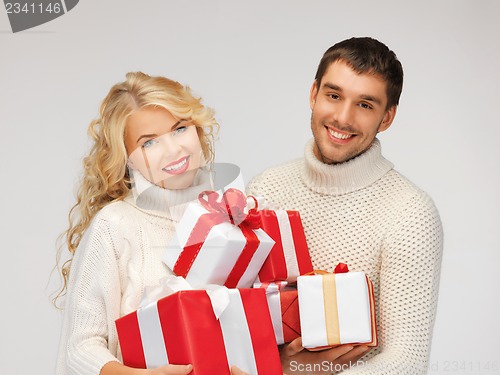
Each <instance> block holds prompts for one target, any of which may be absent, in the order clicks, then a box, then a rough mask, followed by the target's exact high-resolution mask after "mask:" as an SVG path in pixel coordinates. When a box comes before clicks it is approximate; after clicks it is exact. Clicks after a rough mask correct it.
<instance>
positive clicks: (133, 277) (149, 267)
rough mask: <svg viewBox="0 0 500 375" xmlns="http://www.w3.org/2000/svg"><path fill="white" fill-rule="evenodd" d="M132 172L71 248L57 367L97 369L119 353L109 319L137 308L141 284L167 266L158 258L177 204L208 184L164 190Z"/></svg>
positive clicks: (150, 282)
mask: <svg viewBox="0 0 500 375" xmlns="http://www.w3.org/2000/svg"><path fill="white" fill-rule="evenodd" d="M202 177H203V176H202ZM134 178H135V181H136V184H135V186H134V189H133V190H132V191H131V193H130V194H129V196H128V197H127V198H125V199H124V200H123V201H116V202H113V203H110V204H109V205H107V206H105V207H104V208H103V209H101V210H100V211H99V212H98V213H97V214H96V216H95V217H94V219H93V220H92V223H91V225H90V227H89V228H88V229H87V231H86V232H85V235H84V237H83V239H82V241H81V243H80V245H79V246H78V249H77V251H76V253H75V256H74V259H73V262H72V265H71V272H70V278H69V283H68V290H67V295H66V301H65V310H64V317H63V326H62V333H61V341H60V346H59V356H58V361H57V365H56V374H58V375H63V374H64V375H69V374H75V375H76V374H78V375H87V374H88V375H98V374H99V373H100V371H101V369H102V367H103V366H104V365H105V364H106V363H108V362H110V361H117V360H118V361H121V354H120V352H119V346H118V337H117V333H116V329H115V320H116V319H118V318H119V317H121V316H123V315H125V314H128V313H130V312H132V311H134V310H136V309H137V308H138V306H139V303H140V302H141V299H142V296H143V293H144V289H145V287H147V286H154V285H158V282H159V280H160V279H161V278H163V277H165V276H167V275H169V274H171V271H170V270H169V269H168V267H167V266H166V265H165V264H164V263H163V262H162V260H161V259H162V257H163V255H164V252H165V249H166V245H167V243H168V241H169V240H170V238H171V236H172V235H173V233H174V231H175V225H176V223H177V222H178V220H179V219H180V216H181V215H182V211H183V210H182V207H183V206H184V205H185V204H186V203H187V202H189V201H190V200H193V199H195V198H196V197H197V196H198V193H199V192H200V191H202V190H205V189H208V188H210V184H208V183H207V182H206V181H204V179H202V180H199V181H198V182H197V183H196V185H197V186H196V187H193V188H189V189H185V190H182V191H169V190H165V189H162V188H160V187H157V186H155V185H151V184H150V183H149V182H148V181H147V180H145V179H144V178H143V177H142V176H141V175H137V174H136V175H134Z"/></svg>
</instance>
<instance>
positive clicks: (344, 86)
mask: <svg viewBox="0 0 500 375" xmlns="http://www.w3.org/2000/svg"><path fill="white" fill-rule="evenodd" d="M310 106H311V110H312V114H311V129H312V132H313V136H314V140H315V145H314V155H315V156H316V157H317V158H318V160H320V161H322V162H324V163H326V164H334V163H342V162H345V161H348V160H350V159H352V158H354V157H356V156H358V155H360V154H361V153H363V152H364V151H365V150H367V149H368V148H369V147H370V146H371V144H372V142H373V140H374V139H375V136H376V135H377V133H378V132H381V131H384V130H386V129H387V128H388V127H389V126H390V125H391V123H392V120H393V119H394V116H395V115H396V106H393V107H391V108H390V109H388V110H386V106H387V94H386V83H385V81H383V80H382V78H380V77H379V76H376V75H373V74H357V73H356V72H355V71H354V70H352V69H351V68H350V67H349V66H348V65H347V64H346V63H345V62H343V61H336V62H334V63H333V64H331V65H330V66H329V68H328V69H327V71H326V73H325V75H324V76H323V78H322V79H321V86H320V87H318V86H317V82H316V81H315V82H314V83H313V85H312V88H311V95H310Z"/></svg>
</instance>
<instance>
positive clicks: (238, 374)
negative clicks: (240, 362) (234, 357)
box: [231, 366, 249, 375]
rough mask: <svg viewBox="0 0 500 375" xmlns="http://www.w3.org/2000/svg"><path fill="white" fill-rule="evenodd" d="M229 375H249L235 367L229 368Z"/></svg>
mask: <svg viewBox="0 0 500 375" xmlns="http://www.w3.org/2000/svg"><path fill="white" fill-rule="evenodd" d="M231 375H249V374H248V373H246V372H245V371H242V370H240V369H239V368H238V367H236V366H232V367H231Z"/></svg>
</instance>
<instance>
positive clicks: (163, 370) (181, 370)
mask: <svg viewBox="0 0 500 375" xmlns="http://www.w3.org/2000/svg"><path fill="white" fill-rule="evenodd" d="M191 371H193V366H192V365H167V366H162V367H158V368H155V369H152V370H148V372H147V374H148V375H187V374H189V373H191Z"/></svg>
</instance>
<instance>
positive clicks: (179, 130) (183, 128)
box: [174, 126, 187, 134]
mask: <svg viewBox="0 0 500 375" xmlns="http://www.w3.org/2000/svg"><path fill="white" fill-rule="evenodd" d="M186 130H187V126H179V127H178V128H177V129H175V130H174V134H181V133H184V132H185V131H186Z"/></svg>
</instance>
